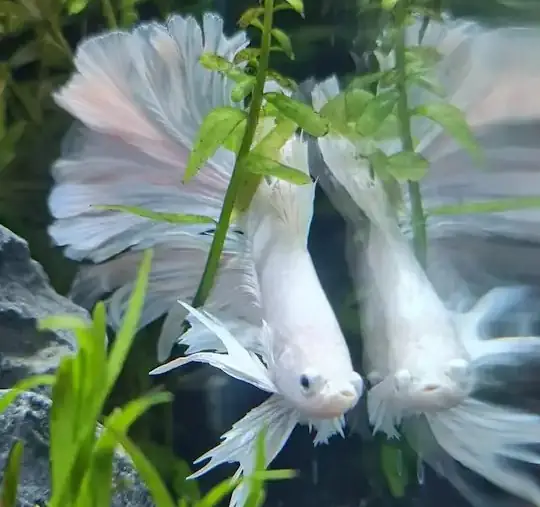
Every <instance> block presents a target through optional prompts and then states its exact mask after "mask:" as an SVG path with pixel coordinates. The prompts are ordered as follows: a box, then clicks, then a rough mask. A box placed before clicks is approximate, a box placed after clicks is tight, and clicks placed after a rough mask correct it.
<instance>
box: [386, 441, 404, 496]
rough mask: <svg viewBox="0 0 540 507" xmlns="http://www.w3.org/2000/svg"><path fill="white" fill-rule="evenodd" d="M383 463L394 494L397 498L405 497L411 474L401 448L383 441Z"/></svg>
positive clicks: (389, 485)
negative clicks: (405, 464) (409, 474)
mask: <svg viewBox="0 0 540 507" xmlns="http://www.w3.org/2000/svg"><path fill="white" fill-rule="evenodd" d="M381 465H382V470H383V473H384V476H385V477H386V481H387V483H388V487H389V488H390V492H391V493H392V496H394V497H395V498H401V497H403V496H404V495H405V488H406V487H407V484H408V482H409V476H408V471H407V468H406V467H405V466H404V463H403V456H402V452H401V450H400V449H399V448H398V447H395V446H393V445H389V444H386V443H383V444H382V446H381Z"/></svg>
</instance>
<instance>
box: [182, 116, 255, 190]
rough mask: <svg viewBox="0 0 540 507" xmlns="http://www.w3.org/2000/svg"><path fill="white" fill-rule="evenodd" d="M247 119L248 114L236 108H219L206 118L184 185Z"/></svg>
mask: <svg viewBox="0 0 540 507" xmlns="http://www.w3.org/2000/svg"><path fill="white" fill-rule="evenodd" d="M245 118H246V112H245V111H242V110H241V109H237V108H234V107H218V108H216V109H214V110H212V111H211V112H210V113H209V114H208V115H207V116H206V118H205V119H204V120H203V123H202V125H201V127H200V129H199V132H198V134H197V140H196V141H195V145H194V146H193V149H192V151H191V153H190V155H189V160H188V163H187V167H186V172H185V174H184V183H185V182H187V181H189V180H190V179H191V178H192V177H193V176H195V174H197V171H198V170H199V168H200V167H201V166H202V165H203V164H205V163H206V161H207V160H208V159H209V158H211V157H212V156H213V155H214V153H215V152H216V151H217V149H218V148H219V147H220V146H221V145H223V143H224V142H225V140H226V139H227V137H229V135H230V134H231V133H232V132H233V130H234V129H235V128H236V126H237V125H238V124H239V123H240V122H241V121H242V120H244V119H245Z"/></svg>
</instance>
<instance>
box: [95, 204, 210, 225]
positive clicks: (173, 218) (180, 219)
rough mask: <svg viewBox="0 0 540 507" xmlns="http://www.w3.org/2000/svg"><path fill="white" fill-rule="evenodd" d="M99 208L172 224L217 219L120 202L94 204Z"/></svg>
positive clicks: (205, 222)
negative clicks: (127, 204) (153, 209)
mask: <svg viewBox="0 0 540 507" xmlns="http://www.w3.org/2000/svg"><path fill="white" fill-rule="evenodd" d="M94 208H97V209H103V210H108V211H122V212H125V213H131V214H133V215H138V216H140V217H144V218H149V219H151V220H156V221H157V222H168V223H170V224H212V223H215V222H216V221H215V220H214V219H213V218H210V217H206V216H204V215H184V214H182V213H163V212H160V211H150V210H147V209H144V208H139V207H137V206H122V205H120V204H118V205H117V204H104V205H99V206H94Z"/></svg>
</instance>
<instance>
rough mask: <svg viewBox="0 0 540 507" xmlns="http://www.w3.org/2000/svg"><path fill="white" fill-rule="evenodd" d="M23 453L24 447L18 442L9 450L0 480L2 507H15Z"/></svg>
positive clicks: (0, 502) (0, 503)
mask: <svg viewBox="0 0 540 507" xmlns="http://www.w3.org/2000/svg"><path fill="white" fill-rule="evenodd" d="M23 451H24V446H23V443H22V441H20V440H17V441H16V442H15V443H14V444H13V446H12V447H11V449H10V450H9V454H8V457H7V460H6V465H5V468H4V477H3V479H2V493H1V495H2V496H1V497H0V498H1V500H0V505H1V506H2V507H16V505H17V488H18V486H19V474H20V470H21V463H22V457H23Z"/></svg>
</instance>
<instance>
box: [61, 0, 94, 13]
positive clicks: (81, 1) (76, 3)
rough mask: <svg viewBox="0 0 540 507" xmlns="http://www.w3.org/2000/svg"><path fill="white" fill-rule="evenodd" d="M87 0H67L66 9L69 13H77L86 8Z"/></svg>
mask: <svg viewBox="0 0 540 507" xmlns="http://www.w3.org/2000/svg"><path fill="white" fill-rule="evenodd" d="M88 1H89V0H68V1H67V2H66V5H67V11H68V12H69V14H71V15H73V14H79V13H80V12H82V11H83V10H84V9H86V7H88Z"/></svg>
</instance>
